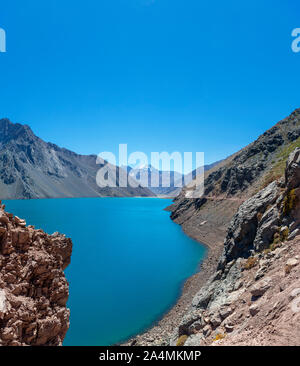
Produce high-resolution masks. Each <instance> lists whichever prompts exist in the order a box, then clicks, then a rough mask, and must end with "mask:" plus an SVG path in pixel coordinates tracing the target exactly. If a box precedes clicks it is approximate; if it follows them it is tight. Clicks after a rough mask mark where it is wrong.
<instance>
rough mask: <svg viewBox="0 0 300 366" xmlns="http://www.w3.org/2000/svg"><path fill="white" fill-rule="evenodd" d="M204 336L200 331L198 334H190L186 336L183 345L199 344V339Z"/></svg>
mask: <svg viewBox="0 0 300 366" xmlns="http://www.w3.org/2000/svg"><path fill="white" fill-rule="evenodd" d="M203 339H204V337H203V335H202V334H201V333H198V334H192V335H191V336H189V337H188V339H187V340H186V341H185V343H184V346H185V347H189V346H192V347H195V346H199V345H200V343H201V341H203Z"/></svg>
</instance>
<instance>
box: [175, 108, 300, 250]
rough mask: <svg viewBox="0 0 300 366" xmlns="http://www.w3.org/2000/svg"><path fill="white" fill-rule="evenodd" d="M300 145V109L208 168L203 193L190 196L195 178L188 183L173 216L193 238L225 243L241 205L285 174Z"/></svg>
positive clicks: (214, 245) (210, 242) (213, 243)
mask: <svg viewBox="0 0 300 366" xmlns="http://www.w3.org/2000/svg"><path fill="white" fill-rule="evenodd" d="M297 146H298V147H300V109H297V110H295V111H294V112H293V113H292V114H291V115H290V116H289V117H287V118H285V119H283V120H282V121H280V122H278V123H277V124H276V125H275V126H273V127H272V128H271V129H270V130H268V131H266V132H265V133H264V134H263V135H261V136H260V137H259V138H258V139H257V140H256V141H254V142H253V143H251V144H250V145H248V146H246V147H245V148H244V149H242V150H240V151H239V152H237V153H235V154H234V155H232V156H230V157H229V158H227V159H226V160H223V161H222V162H221V163H220V164H218V165H216V166H215V167H213V168H212V169H210V170H209V171H208V172H206V174H205V185H204V196H203V197H201V198H195V199H191V198H187V197H186V196H191V197H193V194H194V192H195V190H196V189H197V188H195V181H193V182H191V183H190V184H189V185H188V186H187V187H185V188H184V189H183V190H182V192H181V194H180V195H179V196H178V197H177V198H176V199H175V201H174V204H173V205H172V206H171V207H170V208H169V209H170V211H172V215H171V217H172V219H173V220H175V222H177V223H178V224H180V225H182V227H183V229H184V230H185V231H186V232H187V234H188V235H190V236H192V237H193V238H195V239H197V240H199V241H201V242H203V243H205V244H207V245H208V246H210V247H211V248H212V247H214V248H215V247H216V245H218V246H221V247H222V246H223V241H224V238H225V235H226V231H227V227H228V225H229V223H230V220H231V218H232V216H233V214H234V213H235V212H236V210H237V209H238V207H239V206H240V205H241V203H242V202H244V201H245V200H246V199H248V198H249V197H251V196H252V195H253V194H255V193H256V192H258V191H259V190H260V189H262V188H263V187H265V186H267V185H268V184H269V183H271V182H272V181H274V180H276V179H279V178H280V177H282V176H283V175H284V169H285V163H286V159H287V157H288V155H289V153H290V152H291V151H293V150H294V149H295V148H296V147H297Z"/></svg>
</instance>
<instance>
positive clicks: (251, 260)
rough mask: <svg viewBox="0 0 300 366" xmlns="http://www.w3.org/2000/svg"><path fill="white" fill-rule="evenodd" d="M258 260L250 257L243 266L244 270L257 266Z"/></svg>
mask: <svg viewBox="0 0 300 366" xmlns="http://www.w3.org/2000/svg"><path fill="white" fill-rule="evenodd" d="M257 262H258V259H257V258H256V257H249V258H248V259H247V261H246V263H245V264H244V265H243V268H244V269H246V270H249V269H251V268H253V267H255V266H256V264H257Z"/></svg>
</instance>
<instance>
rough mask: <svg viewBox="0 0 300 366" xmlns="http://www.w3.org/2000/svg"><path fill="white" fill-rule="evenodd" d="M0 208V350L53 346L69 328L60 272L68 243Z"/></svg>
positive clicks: (64, 283)
mask: <svg viewBox="0 0 300 366" xmlns="http://www.w3.org/2000/svg"><path fill="white" fill-rule="evenodd" d="M4 209H5V206H4V205H0V345H2V346H21V345H22V346H25V345H35V346H41V345H49V346H50V345H51V346H58V345H61V344H62V341H63V339H64V337H65V335H66V332H67V330H68V328H69V315H70V311H69V309H67V307H66V302H67V300H68V296H69V286H68V282H67V280H66V278H65V275H64V272H63V271H64V269H65V268H66V267H67V266H68V264H69V263H70V256H71V252H72V242H71V240H70V239H68V238H66V237H65V236H64V235H61V234H58V233H54V234H53V235H48V234H46V233H45V232H44V231H42V230H36V229H34V227H33V226H26V222H25V221H24V220H22V219H20V218H18V217H17V216H13V215H12V214H9V213H6V212H5V210H4Z"/></svg>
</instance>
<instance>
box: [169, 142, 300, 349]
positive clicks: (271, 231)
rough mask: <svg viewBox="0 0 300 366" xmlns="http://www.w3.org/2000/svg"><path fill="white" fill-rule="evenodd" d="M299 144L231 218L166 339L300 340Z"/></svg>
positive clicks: (256, 342)
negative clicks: (212, 264) (276, 175)
mask: <svg viewBox="0 0 300 366" xmlns="http://www.w3.org/2000/svg"><path fill="white" fill-rule="evenodd" d="M299 234H300V149H299V148H296V149H295V150H294V151H293V152H292V153H291V154H290V156H289V158H288V160H287V163H286V169H285V178H284V179H281V180H278V181H274V182H273V183H271V184H270V185H268V186H267V187H266V188H264V189H263V190H261V191H260V192H258V193H257V194H256V195H254V196H253V197H252V198H250V199H248V200H247V201H245V202H244V203H243V204H242V205H241V206H240V208H239V209H238V211H237V213H236V214H235V215H234V217H233V218H232V221H231V223H230V225H229V228H228V231H227V236H226V238H225V241H224V250H223V254H222V256H221V258H220V261H219V265H218V270H217V272H216V273H215V274H214V275H213V276H212V277H211V278H210V280H209V281H208V282H207V283H206V285H205V286H204V287H203V288H202V289H201V290H200V291H199V292H198V294H197V295H196V296H195V297H194V298H193V301H192V304H191V306H190V308H189V310H188V311H187V312H186V314H185V316H184V317H183V319H182V321H181V323H180V324H179V327H178V328H176V329H175V331H174V333H173V336H172V337H171V339H170V340H169V344H171V345H176V344H178V340H179V339H180V337H182V336H185V337H186V342H185V345H186V346H187V345H189V346H191V345H193V346H196V345H209V344H227V345H230V344H231V345H232V344H236V345H262V344H263V345H299V344H300V327H299V320H300V311H299V308H298V304H299V301H300V297H299V293H300V282H299V274H300V267H299V258H300V246H299V245H300V240H299V236H298V235H299Z"/></svg>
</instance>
